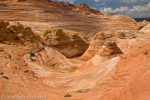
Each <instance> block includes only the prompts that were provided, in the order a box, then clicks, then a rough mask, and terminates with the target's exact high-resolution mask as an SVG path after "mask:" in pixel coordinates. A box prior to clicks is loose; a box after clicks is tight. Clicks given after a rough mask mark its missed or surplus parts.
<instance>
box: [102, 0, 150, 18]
mask: <svg viewBox="0 0 150 100" xmlns="http://www.w3.org/2000/svg"><path fill="white" fill-rule="evenodd" d="M100 11H101V12H102V13H121V14H123V15H128V16H130V17H134V18H135V17H150V2H149V3H148V4H147V5H144V6H141V5H137V6H133V7H132V8H128V7H123V6H121V7H120V8H116V9H114V10H113V9H112V8H111V7H108V8H106V7H104V8H101V9H100Z"/></svg>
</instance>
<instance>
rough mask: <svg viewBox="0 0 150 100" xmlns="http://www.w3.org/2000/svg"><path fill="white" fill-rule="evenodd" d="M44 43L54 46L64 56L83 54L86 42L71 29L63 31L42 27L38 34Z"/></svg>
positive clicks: (86, 46)
mask: <svg viewBox="0 0 150 100" xmlns="http://www.w3.org/2000/svg"><path fill="white" fill-rule="evenodd" d="M39 35H40V37H41V39H42V41H43V42H44V44H46V45H47V46H51V47H54V48H55V49H57V50H58V51H59V52H61V53H62V54H63V55H65V56H66V57H75V56H79V55H81V54H83V53H84V52H85V51H86V49H87V48H88V44H86V42H85V41H83V40H82V39H81V38H80V37H79V36H78V35H77V33H75V32H73V31H68V32H64V31H63V30H62V29H57V28H44V29H42V30H41V33H40V34H39Z"/></svg>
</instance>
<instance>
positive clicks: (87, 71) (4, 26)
mask: <svg viewBox="0 0 150 100" xmlns="http://www.w3.org/2000/svg"><path fill="white" fill-rule="evenodd" d="M29 1H30V2H29ZM43 1H44V0H36V2H35V1H33V0H27V1H21V2H16V1H9V2H8V1H7V3H6V1H2V0H1V1H0V5H1V6H0V9H1V10H0V12H1V13H0V16H1V17H3V18H5V19H7V20H10V21H16V20H19V21H20V23H18V22H15V23H12V24H10V25H9V23H8V22H5V21H3V20H0V87H1V88H0V89H1V90H0V96H3V95H5V96H8V95H14V96H16V95H20V96H25V97H23V98H22V99H24V100H28V99H29V98H27V96H28V95H33V96H42V99H48V100H66V99H68V100H88V99H90V100H149V98H150V95H149V93H150V82H149V80H150V77H149V76H150V74H149V73H150V38H149V35H148V32H147V31H145V32H144V31H143V33H142V32H139V31H138V30H137V29H140V28H141V26H140V25H139V24H137V22H135V20H133V19H131V18H129V17H126V16H122V15H113V16H111V17H110V16H103V15H96V14H93V13H90V12H87V11H82V10H80V11H73V10H72V7H75V6H73V5H71V4H66V5H65V4H64V3H62V2H60V3H58V2H51V1H49V0H46V1H45V2H43ZM67 6H70V7H67ZM85 7H86V6H85ZM6 12H7V13H6ZM44 14H45V15H44ZM82 15H84V16H82ZM29 16H30V17H29ZM22 21H25V23H28V24H29V25H30V26H32V27H34V29H40V28H42V27H40V28H35V27H37V26H43V25H45V24H46V25H45V26H57V27H61V28H64V29H71V30H76V31H77V30H78V31H81V30H82V32H77V34H78V35H77V34H76V33H75V32H73V31H67V30H62V29H60V28H48V29H43V30H42V31H41V33H36V35H35V34H34V33H33V32H32V30H31V28H30V27H28V26H24V25H22ZM31 21H34V22H33V23H30V22H31ZM50 22H51V25H50V24H47V23H50ZM34 25H37V26H34ZM79 26H80V27H79ZM105 28H110V29H107V30H104V31H103V30H102V29H105ZM112 29H113V30H112ZM116 29H118V31H116ZM146 29H148V27H147V26H146ZM131 30H132V31H131ZM90 33H91V34H90ZM96 33H97V34H96ZM140 33H142V34H140ZM95 34H96V35H95ZM79 36H81V37H82V38H83V37H85V40H86V39H87V41H88V40H90V39H91V38H92V40H91V41H89V42H90V47H89V48H88V50H87V51H86V52H85V54H84V55H83V56H82V57H81V58H82V59H83V60H87V61H81V60H79V58H70V59H68V58H66V57H65V56H64V55H66V56H68V55H69V56H73V55H74V54H76V52H78V53H79V52H81V51H82V50H83V48H81V46H80V45H82V44H83V45H84V44H85V42H84V41H83V40H82V39H81V38H80V37H79ZM64 39H65V40H66V41H64ZM112 41H114V42H112ZM69 43H70V44H69ZM67 46H68V47H67ZM60 52H62V53H64V55H63V54H62V53H60ZM67 97H68V98H67ZM7 99H9V98H8V97H6V100H7ZM19 99H21V98H19ZM36 99H37V98H36ZM30 100H35V98H32V97H30Z"/></svg>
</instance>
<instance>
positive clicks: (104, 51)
mask: <svg viewBox="0 0 150 100" xmlns="http://www.w3.org/2000/svg"><path fill="white" fill-rule="evenodd" d="M121 54H123V52H122V51H121V50H120V49H119V47H118V46H117V45H116V43H115V42H114V41H107V42H105V43H104V45H103V47H102V48H101V49H100V50H99V51H98V52H97V53H96V54H95V56H94V57H93V58H92V62H93V64H94V65H98V64H99V63H101V62H104V61H106V60H109V59H111V58H114V57H117V56H119V55H121Z"/></svg>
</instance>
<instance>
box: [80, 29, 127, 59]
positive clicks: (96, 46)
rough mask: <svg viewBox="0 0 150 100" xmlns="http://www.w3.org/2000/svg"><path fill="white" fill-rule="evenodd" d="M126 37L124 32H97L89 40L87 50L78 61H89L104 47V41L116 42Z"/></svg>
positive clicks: (110, 30) (106, 30)
mask: <svg viewBox="0 0 150 100" xmlns="http://www.w3.org/2000/svg"><path fill="white" fill-rule="evenodd" d="M124 37H126V36H125V34H124V32H121V31H115V30H112V29H105V30H104V31H101V32H98V33H97V34H96V35H95V36H94V37H93V38H92V40H91V43H90V46H89V48H88V49H87V50H86V52H85V53H84V54H83V55H82V56H81V58H80V60H85V61H87V60H89V59H91V58H92V57H93V56H94V55H95V54H96V53H97V52H98V51H99V50H100V49H101V48H102V46H103V45H104V43H105V42H106V41H110V40H113V41H117V40H118V39H122V38H124Z"/></svg>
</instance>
